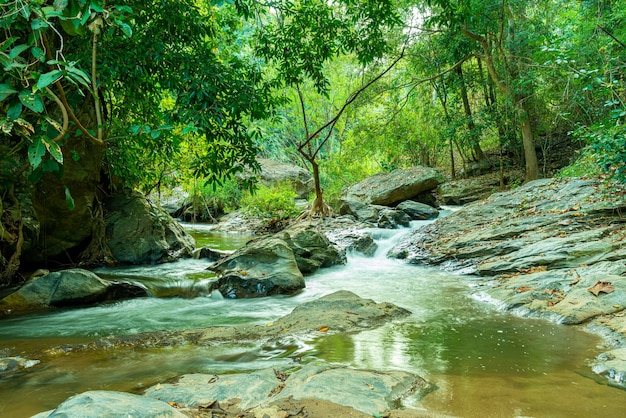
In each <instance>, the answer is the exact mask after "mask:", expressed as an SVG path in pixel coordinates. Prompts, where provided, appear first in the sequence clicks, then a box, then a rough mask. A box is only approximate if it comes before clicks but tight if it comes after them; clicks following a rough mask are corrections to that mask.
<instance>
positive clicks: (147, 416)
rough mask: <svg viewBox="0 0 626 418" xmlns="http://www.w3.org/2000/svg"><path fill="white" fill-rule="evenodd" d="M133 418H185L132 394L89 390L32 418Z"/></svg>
mask: <svg viewBox="0 0 626 418" xmlns="http://www.w3.org/2000/svg"><path fill="white" fill-rule="evenodd" d="M121 416H124V417H133V418H156V417H159V418H186V417H187V415H184V414H183V413H181V412H179V411H177V410H176V409H175V408H173V407H172V406H170V405H168V404H167V403H166V402H162V401H159V400H156V399H153V398H151V397H147V396H139V395H133V394H131V393H124V392H113V391H105V390H92V391H89V392H84V393H80V394H78V395H74V396H72V397H71V398H69V399H67V400H66V401H65V402H63V403H62V404H61V405H59V406H58V407H57V408H55V409H54V410H52V411H47V412H42V413H39V414H37V415H35V416H34V417H33V418H48V417H50V418H52V417H81V418H100V417H121Z"/></svg>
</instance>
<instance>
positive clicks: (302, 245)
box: [276, 223, 346, 274]
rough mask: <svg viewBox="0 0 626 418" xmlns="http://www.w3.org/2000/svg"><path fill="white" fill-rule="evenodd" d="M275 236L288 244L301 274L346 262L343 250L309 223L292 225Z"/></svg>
mask: <svg viewBox="0 0 626 418" xmlns="http://www.w3.org/2000/svg"><path fill="white" fill-rule="evenodd" d="M276 236H277V237H278V238H280V239H282V240H283V241H285V242H286V243H287V245H289V247H290V248H291V250H292V251H293V254H294V256H295V258H296V263H298V268H299V269H300V271H301V272H302V273H303V274H311V273H313V272H315V271H316V270H317V269H319V268H320V267H330V266H334V265H337V264H344V263H345V262H346V254H345V252H342V251H339V250H338V249H337V248H336V247H335V246H333V245H332V244H331V243H330V241H329V240H328V238H327V237H326V235H324V234H323V233H321V232H320V231H318V230H316V229H315V226H314V225H312V224H310V223H300V224H296V225H293V226H291V227H290V228H289V229H287V230H285V231H283V232H280V233H278V234H277V235H276Z"/></svg>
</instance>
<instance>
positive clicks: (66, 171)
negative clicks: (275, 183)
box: [0, 0, 270, 281]
mask: <svg viewBox="0 0 626 418" xmlns="http://www.w3.org/2000/svg"><path fill="white" fill-rule="evenodd" d="M212 3H213V2H199V3H198V2H195V1H191V0H183V1H172V0H169V1H156V0H152V1H149V2H145V1H141V2H140V1H138V0H129V1H126V2H125V4H124V5H115V4H110V3H105V2H103V1H87V0H66V1H61V0H55V1H52V0H50V1H37V2H11V3H8V4H3V5H2V6H0V30H2V31H3V32H4V33H5V34H6V35H7V36H6V39H5V40H4V41H3V42H2V43H1V44H0V63H1V64H2V65H3V67H4V69H5V72H4V73H3V75H2V76H0V108H1V109H2V114H1V115H0V126H1V127H2V130H3V133H4V134H5V135H6V136H7V141H6V143H5V141H3V143H2V144H0V145H1V146H2V151H3V157H2V161H1V166H2V173H1V175H0V195H1V197H2V202H3V205H2V207H1V209H2V224H3V228H2V229H1V230H2V232H3V233H2V239H1V240H0V245H1V246H2V253H3V254H9V253H13V254H14V256H13V257H12V258H11V260H10V261H7V262H6V263H4V264H8V265H9V267H10V268H7V272H8V273H6V274H5V278H8V277H9V276H11V275H12V273H14V272H15V271H16V269H17V266H18V265H19V259H20V257H21V256H23V252H22V250H23V249H25V250H27V252H28V253H29V255H30V256H31V257H32V256H33V255H37V254H41V257H40V258H39V259H31V260H32V261H33V262H37V263H41V262H45V261H46V260H48V261H49V260H51V259H54V258H55V257H58V258H59V261H61V262H64V263H66V262H68V261H70V262H77V261H81V260H83V261H95V260H97V259H102V257H105V256H106V242H105V241H104V229H103V225H104V224H103V218H102V216H103V215H102V208H101V202H102V195H101V191H102V190H110V189H111V188H114V187H120V186H136V185H138V184H137V183H138V182H148V181H154V180H150V178H147V176H145V173H150V172H152V171H151V170H145V168H146V167H149V166H154V165H156V164H168V165H170V166H173V165H175V164H176V162H177V161H180V160H177V159H176V158H172V157H173V154H174V153H176V152H177V151H178V147H179V146H180V144H181V142H182V141H183V140H194V141H199V142H201V143H202V144H203V147H202V151H201V152H198V154H197V155H196V156H195V157H196V158H194V159H193V161H192V163H193V170H194V171H195V172H196V173H198V174H199V175H202V176H204V177H206V178H208V179H209V180H210V181H217V182H219V181H222V180H223V179H225V178H228V177H229V176H232V175H233V174H234V173H235V172H237V171H240V170H242V169H243V166H245V165H248V166H252V167H256V161H255V159H254V157H255V152H256V145H255V142H254V138H255V133H254V132H253V131H250V130H249V129H248V125H247V124H246V123H245V121H246V120H254V119H256V118H260V117H264V116H265V115H266V112H267V109H268V105H270V104H269V102H268V101H267V100H266V97H268V95H267V91H268V90H267V87H266V86H265V85H264V84H263V83H261V82H260V75H261V72H260V67H259V65H258V63H257V62H255V61H254V60H252V59H250V60H249V59H247V58H246V57H242V56H238V55H237V54H236V53H235V52H236V51H235V50H236V48H238V47H237V46H236V41H237V40H236V39H234V37H233V35H232V34H230V33H229V34H226V31H228V28H235V29H237V28H236V26H237V25H238V24H239V18H238V17H237V14H236V13H235V9H234V8H233V7H232V6H227V5H224V7H223V8H220V7H217V6H216V5H213V4H212ZM219 3H221V2H219ZM196 4H200V5H201V7H199V6H197V5H196ZM235 17H236V18H235ZM222 28H224V32H222ZM233 32H234V33H237V32H236V31H233ZM218 43H219V45H217V44H218ZM191 132H193V133H195V135H193V136H192V135H190V133H191ZM198 148H199V147H195V148H194V149H198ZM103 158H104V160H103ZM102 169H104V173H105V174H106V175H105V176H104V177H103V178H102V177H101V176H100V173H101V170H102ZM51 173H52V174H53V175H51ZM26 178H28V180H29V181H30V182H31V183H32V184H35V188H36V191H35V192H34V194H33V197H32V198H26V199H24V198H22V197H21V196H16V193H14V190H15V188H16V186H19V187H22V186H21V184H23V183H24V181H25V179H26ZM103 183H104V185H105V187H101V186H102V184H103ZM56 197H61V198H62V203H61V202H58V199H57V200H55V201H52V200H51V199H56ZM30 199H32V202H30V201H29V200H30ZM26 210H28V211H29V217H30V218H31V219H33V220H34V221H33V222H34V223H37V222H39V223H40V224H41V223H42V222H47V223H46V225H45V227H43V226H42V227H41V231H44V232H45V233H43V234H40V235H37V229H38V228H39V227H38V226H37V225H35V224H34V223H32V222H31V224H32V225H30V224H27V225H26V226H27V227H28V228H30V229H29V230H26V229H25V230H24V231H23V227H24V225H25V223H24V217H25V212H22V211H26ZM51 214H52V215H54V218H52V217H51ZM31 215H32V216H31ZM72 225H74V227H72ZM76 225H80V226H81V229H80V231H78V229H77V228H76ZM68 233H73V235H74V236H69V237H68ZM55 234H64V235H63V236H58V235H55ZM24 235H26V236H24ZM85 242H88V244H85ZM22 246H24V248H22ZM68 258H69V260H68ZM6 280H8V279H6ZM6 280H5V281H6Z"/></svg>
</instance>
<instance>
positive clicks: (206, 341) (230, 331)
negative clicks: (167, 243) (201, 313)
mask: <svg viewBox="0 0 626 418" xmlns="http://www.w3.org/2000/svg"><path fill="white" fill-rule="evenodd" d="M410 314H411V312H409V311H408V310H406V309H404V308H401V307H399V306H396V305H394V304H392V303H388V302H381V303H376V302H374V301H373V300H371V299H363V298H361V297H359V296H358V295H356V294H354V293H352V292H349V291H346V290H341V291H337V292H334V293H331V294H329V295H326V296H323V297H321V298H319V299H316V300H313V301H310V302H305V303H303V304H301V305H299V306H298V307H296V308H295V309H294V310H293V311H292V312H291V313H289V314H288V315H286V316H284V317H281V318H279V319H277V320H276V321H274V322H272V323H269V324H265V325H248V324H246V325H235V326H222V327H211V328H201V329H192V330H186V331H158V332H145V333H141V334H131V335H123V336H109V337H103V338H101V339H99V340H97V341H95V342H92V343H89V344H87V345H75V346H71V347H69V348H71V350H70V351H71V352H78V351H81V350H101V349H119V348H122V347H125V348H133V349H134V348H154V347H163V346H168V347H169V346H173V345H177V344H189V343H192V344H197V345H200V346H202V345H214V344H216V343H219V342H242V341H256V342H259V341H270V340H280V339H284V338H287V339H289V338H292V337H300V336H306V337H307V338H313V337H316V336H321V335H331V334H335V333H339V332H354V331H361V330H365V329H372V328H375V327H378V326H381V325H383V324H387V323H389V322H390V321H394V320H397V319H400V318H404V317H406V316H407V315H410ZM321 329H323V330H324V331H320V330H321ZM67 351H68V346H67V345H64V346H61V347H52V348H50V349H49V350H47V351H46V353H50V354H51V355H56V354H57V353H59V352H64V353H65V352H67Z"/></svg>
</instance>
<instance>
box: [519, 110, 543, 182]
mask: <svg viewBox="0 0 626 418" xmlns="http://www.w3.org/2000/svg"><path fill="white" fill-rule="evenodd" d="M517 108H518V113H519V118H520V126H521V128H522V144H523V145H524V157H525V159H526V181H531V180H537V179H538V178H539V177H540V176H539V163H538V162H537V151H536V150H535V137H534V134H533V127H532V123H531V120H530V114H529V112H528V109H527V106H526V102H525V101H524V100H521V101H519V102H518V103H517Z"/></svg>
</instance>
